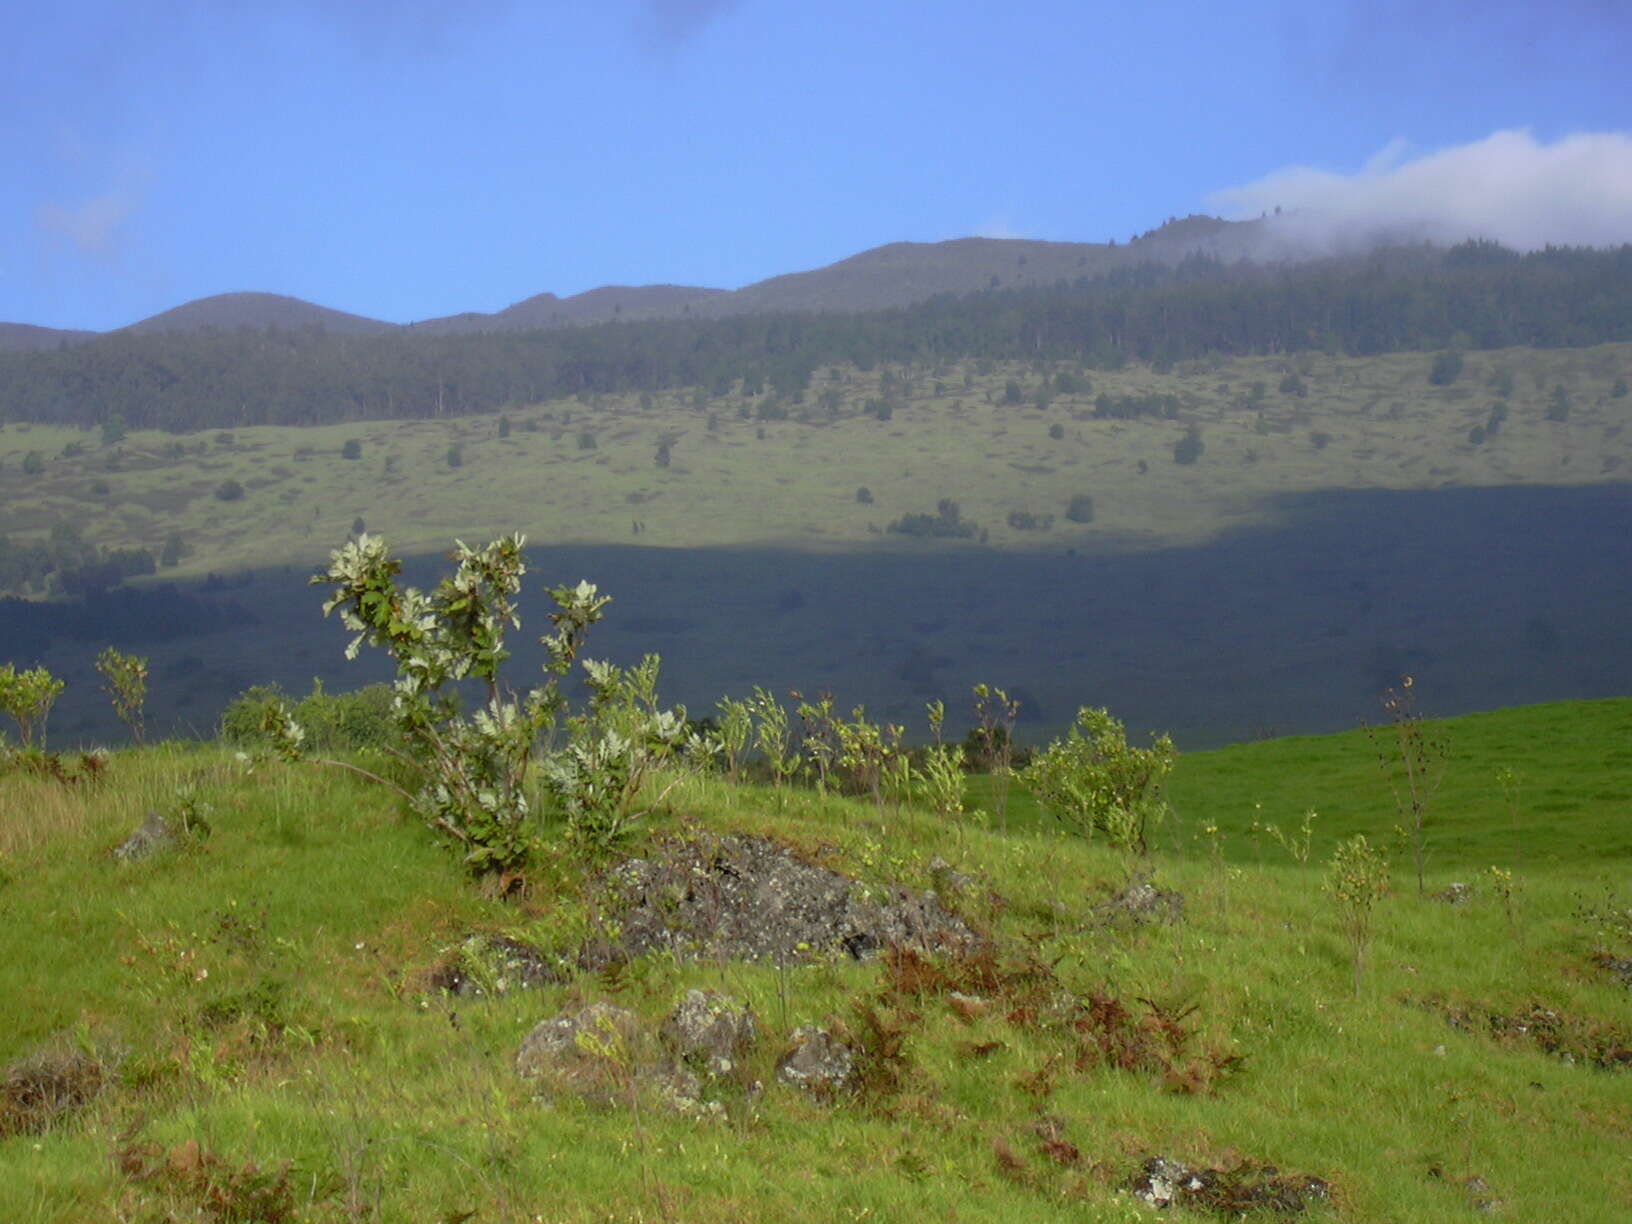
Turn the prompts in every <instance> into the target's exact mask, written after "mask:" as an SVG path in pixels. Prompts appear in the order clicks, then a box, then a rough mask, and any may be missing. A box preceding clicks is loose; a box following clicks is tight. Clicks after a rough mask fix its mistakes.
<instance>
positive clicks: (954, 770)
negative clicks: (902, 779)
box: [918, 701, 963, 820]
mask: <svg viewBox="0 0 1632 1224" xmlns="http://www.w3.org/2000/svg"><path fill="white" fill-rule="evenodd" d="M927 709H928V714H929V729H930V731H931V732H932V733H933V734H934V736H935V742H934V743H933V744H931V745H930V747H929V748H928V750H926V751H925V753H924V766H923V769H921V770H920V771H919V773H918V778H919V780H920V781H921V782H922V783H923V785H924V794H925V797H926V798H927V799H928V800H929V805H930V806H931V807H932V808H934V809H935V811H936V813H937V814H938V815H940V816H941V817H943V818H944V819H947V820H957V819H959V818H960V817H962V815H963V745H961V744H955V745H952V746H951V747H948V746H947V744H946V742H945V741H944V740H943V739H942V738H941V727H942V725H943V724H944V723H945V721H946V703H945V702H943V701H931V702H930V703H929V704H928V707H927Z"/></svg>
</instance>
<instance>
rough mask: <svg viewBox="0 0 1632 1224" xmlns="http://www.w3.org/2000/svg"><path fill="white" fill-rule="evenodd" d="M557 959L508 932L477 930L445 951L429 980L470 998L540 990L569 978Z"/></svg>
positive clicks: (429, 982)
mask: <svg viewBox="0 0 1632 1224" xmlns="http://www.w3.org/2000/svg"><path fill="white" fill-rule="evenodd" d="M566 977H567V975H566V973H565V972H564V971H563V969H562V967H561V966H560V965H558V964H557V963H556V962H555V960H554V959H552V958H551V957H550V956H549V955H547V954H546V953H544V952H543V951H541V950H540V949H538V948H535V947H533V946H532V945H531V944H527V943H523V942H522V941H521V940H519V939H512V938H511V937H509V936H508V935H494V934H489V933H486V932H477V933H475V934H472V935H467V936H466V937H465V938H464V939H463V940H461V941H460V942H459V944H457V945H456V946H455V947H453V948H451V949H450V950H449V951H448V952H447V953H445V954H444V956H443V958H442V959H441V961H439V962H438V963H437V964H436V965H435V966H434V967H433V968H432V969H431V971H430V974H429V975H428V978H427V979H426V982H427V985H429V986H430V987H431V988H432V989H433V990H441V991H445V992H446V993H448V994H452V995H458V996H459V997H461V998H466V999H481V998H486V997H488V996H490V995H504V994H509V993H510V992H511V991H513V990H537V989H538V988H539V987H541V986H551V985H555V984H556V983H559V982H563V981H565V980H566Z"/></svg>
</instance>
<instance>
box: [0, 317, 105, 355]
mask: <svg viewBox="0 0 1632 1224" xmlns="http://www.w3.org/2000/svg"><path fill="white" fill-rule="evenodd" d="M99 334H100V333H99V332H93V331H73V330H70V329H67V328H61V327H35V326H34V325H33V324H32V323H0V353H26V352H28V351H29V350H30V349H44V348H56V347H57V346H59V345H62V344H78V343H79V342H80V341H83V340H90V339H92V338H93V337H95V336H97V335H99Z"/></svg>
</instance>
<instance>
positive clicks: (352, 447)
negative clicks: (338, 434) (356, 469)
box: [340, 438, 363, 459]
mask: <svg viewBox="0 0 1632 1224" xmlns="http://www.w3.org/2000/svg"><path fill="white" fill-rule="evenodd" d="M362 457H363V444H362V442H361V441H359V440H358V439H356V438H347V439H346V443H345V445H344V446H342V447H341V448H340V458H342V459H361V458H362Z"/></svg>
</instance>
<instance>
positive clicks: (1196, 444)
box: [1173, 425, 1207, 465]
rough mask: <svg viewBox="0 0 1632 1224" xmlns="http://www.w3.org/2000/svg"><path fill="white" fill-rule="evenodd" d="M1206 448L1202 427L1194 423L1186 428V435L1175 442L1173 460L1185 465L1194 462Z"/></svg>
mask: <svg viewBox="0 0 1632 1224" xmlns="http://www.w3.org/2000/svg"><path fill="white" fill-rule="evenodd" d="M1206 449H1207V448H1206V445H1205V444H1204V443H1203V442H1202V440H1201V427H1200V426H1199V425H1192V426H1190V428H1189V429H1187V430H1185V433H1184V437H1182V438H1180V439H1179V440H1178V441H1177V442H1175V443H1173V462H1174V463H1178V464H1185V465H1188V464H1191V463H1194V462H1195V461H1196V460H1197V459H1200V458H1201V452H1202V451H1204V450H1206Z"/></svg>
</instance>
